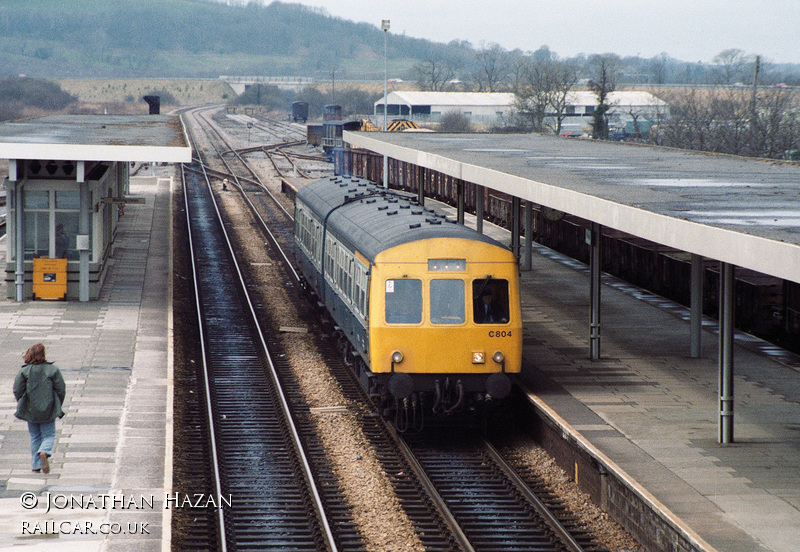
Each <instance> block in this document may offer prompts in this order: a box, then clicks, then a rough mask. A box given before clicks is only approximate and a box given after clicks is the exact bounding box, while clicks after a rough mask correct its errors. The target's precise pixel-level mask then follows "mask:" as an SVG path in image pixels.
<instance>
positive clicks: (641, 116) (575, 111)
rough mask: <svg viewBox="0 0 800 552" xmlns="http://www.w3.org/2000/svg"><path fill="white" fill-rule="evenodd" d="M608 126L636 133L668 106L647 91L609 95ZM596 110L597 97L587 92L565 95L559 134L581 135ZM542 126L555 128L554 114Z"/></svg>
mask: <svg viewBox="0 0 800 552" xmlns="http://www.w3.org/2000/svg"><path fill="white" fill-rule="evenodd" d="M607 101H608V104H609V106H610V109H609V110H608V113H607V117H608V126H609V128H610V129H611V130H612V132H619V133H627V134H639V133H645V132H648V131H649V130H650V126H651V125H653V124H655V123H656V122H657V121H659V120H662V119H663V118H664V116H665V115H666V110H667V104H666V102H664V101H663V100H661V99H659V98H658V97H656V96H654V95H653V94H651V93H650V92H645V91H640V90H623V91H616V92H611V93H610V94H609V95H608V100H607ZM596 107H597V94H595V93H594V92H591V91H589V90H577V91H572V92H570V93H569V94H568V96H567V109H566V113H565V114H566V118H565V119H564V120H563V121H562V123H561V134H570V135H580V134H581V133H586V131H587V129H588V128H591V124H592V114H593V113H594V110H595V108H596ZM545 125H547V126H548V127H549V128H552V129H555V128H556V121H555V113H548V115H547V117H545Z"/></svg>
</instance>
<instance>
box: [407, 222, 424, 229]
mask: <svg viewBox="0 0 800 552" xmlns="http://www.w3.org/2000/svg"><path fill="white" fill-rule="evenodd" d="M420 226H422V224H421V223H419V222H415V223H414V224H409V225H408V227H409V228H419V227H420Z"/></svg>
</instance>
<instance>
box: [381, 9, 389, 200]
mask: <svg viewBox="0 0 800 552" xmlns="http://www.w3.org/2000/svg"><path fill="white" fill-rule="evenodd" d="M381 29H382V30H383V131H384V132H386V109H387V107H388V105H389V91H388V89H387V87H386V82H387V81H388V78H389V75H388V74H387V73H386V35H387V34H388V33H389V20H388V19H383V20H382V21H381ZM383 187H384V188H386V189H388V188H389V157H388V156H386V155H385V154H384V156H383Z"/></svg>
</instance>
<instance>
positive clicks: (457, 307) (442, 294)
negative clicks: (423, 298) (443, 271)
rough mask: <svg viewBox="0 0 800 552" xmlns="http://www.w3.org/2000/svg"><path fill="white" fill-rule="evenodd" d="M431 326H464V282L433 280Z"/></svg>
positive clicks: (431, 287)
mask: <svg viewBox="0 0 800 552" xmlns="http://www.w3.org/2000/svg"><path fill="white" fill-rule="evenodd" d="M430 292H431V324H463V323H464V322H465V320H466V315H465V314H464V280H431V286H430Z"/></svg>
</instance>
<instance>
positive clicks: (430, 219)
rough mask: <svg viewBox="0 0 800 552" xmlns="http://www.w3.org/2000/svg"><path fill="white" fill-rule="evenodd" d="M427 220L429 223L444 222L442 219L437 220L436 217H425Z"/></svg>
mask: <svg viewBox="0 0 800 552" xmlns="http://www.w3.org/2000/svg"><path fill="white" fill-rule="evenodd" d="M425 222H427V223H429V224H441V223H442V221H440V220H436V219H434V218H426V219H425Z"/></svg>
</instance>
